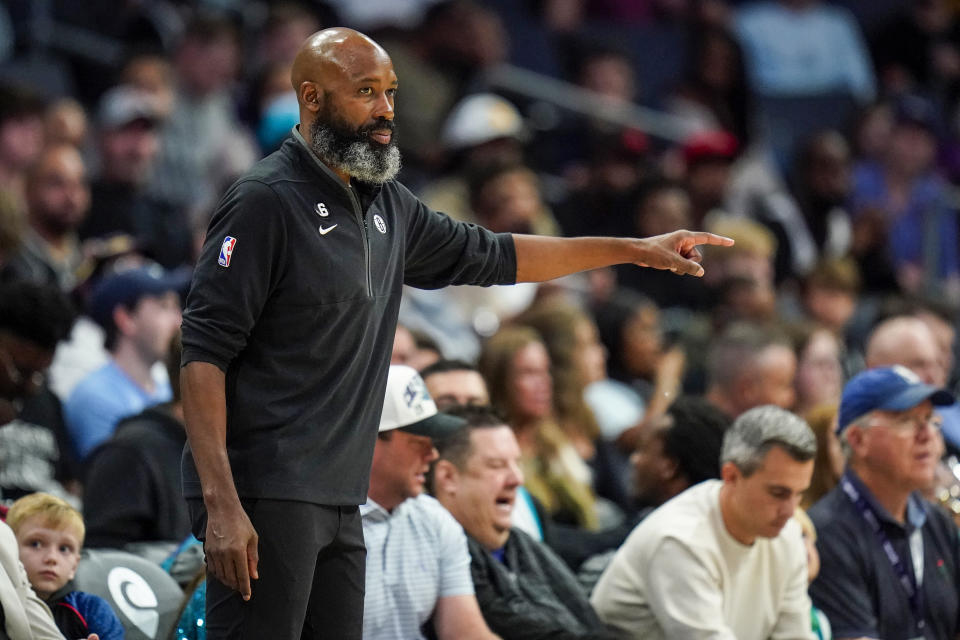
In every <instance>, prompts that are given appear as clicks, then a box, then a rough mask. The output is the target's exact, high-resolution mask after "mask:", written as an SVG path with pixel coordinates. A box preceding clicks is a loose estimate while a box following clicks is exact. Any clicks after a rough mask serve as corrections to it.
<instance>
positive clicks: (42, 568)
mask: <svg viewBox="0 0 960 640" xmlns="http://www.w3.org/2000/svg"><path fill="white" fill-rule="evenodd" d="M7 524H8V525H10V528H11V529H13V533H14V535H16V537H17V545H18V546H19V548H20V562H21V563H23V566H24V568H25V569H26V570H27V577H28V578H29V579H30V584H31V585H32V586H33V590H34V591H36V592H37V595H38V596H40V598H41V599H42V600H44V602H46V603H47V605H48V606H49V607H50V610H51V611H52V612H53V619H54V621H55V622H56V623H57V627H58V628H59V629H60V633H62V634H63V635H64V636H66V637H67V638H80V637H84V638H86V637H87V636H88V635H89V634H91V633H96V634H98V635H99V637H100V640H123V635H124V630H123V625H122V624H121V623H120V619H119V618H117V614H115V613H114V612H113V609H111V608H110V605H109V604H108V603H107V601H106V600H104V599H103V598H101V597H99V596H95V595H93V594H90V593H84V592H82V591H75V590H74V589H73V584H72V582H71V580H73V577H74V576H75V575H76V573H77V565H78V564H79V563H80V549H81V546H82V545H83V537H84V533H85V532H86V527H85V526H84V524H83V517H82V516H81V515H80V513H79V512H78V511H77V510H76V509H74V508H73V507H71V506H70V505H69V504H68V503H67V502H65V501H63V500H61V499H60V498H57V497H55V496H52V495H50V494H47V493H32V494H30V495H28V496H24V497H22V498H20V499H19V500H17V501H16V502H14V503H13V506H11V507H10V511H9V512H8V513H7Z"/></svg>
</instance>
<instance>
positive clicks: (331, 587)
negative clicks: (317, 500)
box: [188, 500, 367, 640]
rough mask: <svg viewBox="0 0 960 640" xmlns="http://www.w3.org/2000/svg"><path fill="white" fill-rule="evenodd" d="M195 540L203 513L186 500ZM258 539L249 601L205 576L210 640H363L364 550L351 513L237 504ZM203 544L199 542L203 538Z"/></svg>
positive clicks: (286, 504) (284, 504)
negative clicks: (257, 559) (256, 570)
mask: <svg viewBox="0 0 960 640" xmlns="http://www.w3.org/2000/svg"><path fill="white" fill-rule="evenodd" d="M188 502H189V504H190V515H191V518H192V520H193V533H194V535H196V536H197V537H198V538H201V536H204V535H206V527H207V518H206V509H205V508H204V506H203V502H202V501H201V500H189V501H188ZM241 502H242V503H243V508H244V510H245V511H246V512H247V515H248V516H249V517H250V521H251V522H252V523H253V528H254V529H256V531H257V534H258V535H259V537H260V545H259V553H260V562H259V565H258V572H259V574H260V579H259V580H251V581H250V583H251V595H250V600H249V601H247V602H244V601H243V598H242V597H240V594H239V593H238V592H236V591H233V590H232V589H230V588H229V587H226V586H225V585H223V583H221V582H220V581H219V580H217V579H216V578H215V577H213V576H212V575H211V574H209V573H208V574H207V619H206V624H205V626H206V629H207V638H208V639H209V640H220V639H227V638H229V639H231V640H244V639H246V640H259V639H261V638H271V640H272V639H277V640H301V639H302V640H314V639H323V638H330V639H332V640H354V639H356V640H360V638H361V637H362V630H363V589H364V578H365V572H366V557H367V550H366V547H364V544H363V525H362V523H361V520H360V511H359V509H358V508H357V507H355V506H350V507H331V506H324V505H316V504H309V503H306V502H294V501H287V500H242V501H241ZM201 539H202V538H201Z"/></svg>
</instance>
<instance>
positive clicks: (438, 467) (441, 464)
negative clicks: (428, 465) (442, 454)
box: [433, 459, 460, 498]
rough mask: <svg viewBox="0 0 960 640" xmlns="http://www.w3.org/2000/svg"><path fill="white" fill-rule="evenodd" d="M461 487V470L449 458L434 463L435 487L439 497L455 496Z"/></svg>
mask: <svg viewBox="0 0 960 640" xmlns="http://www.w3.org/2000/svg"><path fill="white" fill-rule="evenodd" d="M459 487H460V472H459V471H458V470H457V467H456V466H454V464H453V463H452V462H450V461H449V460H443V459H440V460H437V461H436V462H435V463H434V465H433V489H434V492H435V493H436V495H437V497H438V498H439V497H440V496H453V495H456V494H457V489H458V488H459Z"/></svg>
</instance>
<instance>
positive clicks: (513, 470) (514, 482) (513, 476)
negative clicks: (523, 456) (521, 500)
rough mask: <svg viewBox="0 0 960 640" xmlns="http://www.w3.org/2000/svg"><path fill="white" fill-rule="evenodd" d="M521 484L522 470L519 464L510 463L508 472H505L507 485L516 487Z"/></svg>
mask: <svg viewBox="0 0 960 640" xmlns="http://www.w3.org/2000/svg"><path fill="white" fill-rule="evenodd" d="M521 484H523V470H522V469H520V465H518V464H516V463H512V464H511V465H510V473H509V474H507V486H508V487H517V486H520V485H521Z"/></svg>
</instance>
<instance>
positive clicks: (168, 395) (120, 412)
mask: <svg viewBox="0 0 960 640" xmlns="http://www.w3.org/2000/svg"><path fill="white" fill-rule="evenodd" d="M172 398H173V390H172V389H171V388H170V383H169V382H167V381H165V382H163V383H159V382H158V383H157V384H156V389H154V391H153V393H148V392H147V390H146V389H144V388H142V387H141V386H140V385H138V384H137V383H136V382H134V381H133V380H131V379H130V377H129V376H127V374H126V373H124V372H123V370H121V369H120V367H118V366H117V365H116V363H115V362H113V361H112V360H111V361H110V362H108V363H107V364H105V365H104V366H103V367H101V368H99V369H97V370H96V371H94V372H93V373H91V374H90V375H89V376H87V377H86V378H84V379H83V380H81V381H80V383H79V384H78V385H77V386H76V388H74V390H73V393H71V394H70V397H69V398H68V399H67V402H66V404H64V406H63V414H64V418H65V419H66V422H67V431H68V432H69V433H70V438H71V440H73V446H74V449H75V450H76V452H77V455H78V457H80V458H81V459H82V458H86V457H87V456H88V455H89V454H90V452H91V451H93V450H94V448H96V446H97V445H98V444H100V443H101V442H103V441H104V440H106V439H107V438H109V437H110V436H111V435H112V434H113V431H114V429H116V428H117V423H118V422H120V420H122V419H123V418H126V417H127V416H132V415H134V414H137V413H140V412H141V411H143V410H144V409H146V408H147V407H151V406H153V405H156V404H161V403H163V402H170V400H171V399H172Z"/></svg>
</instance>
